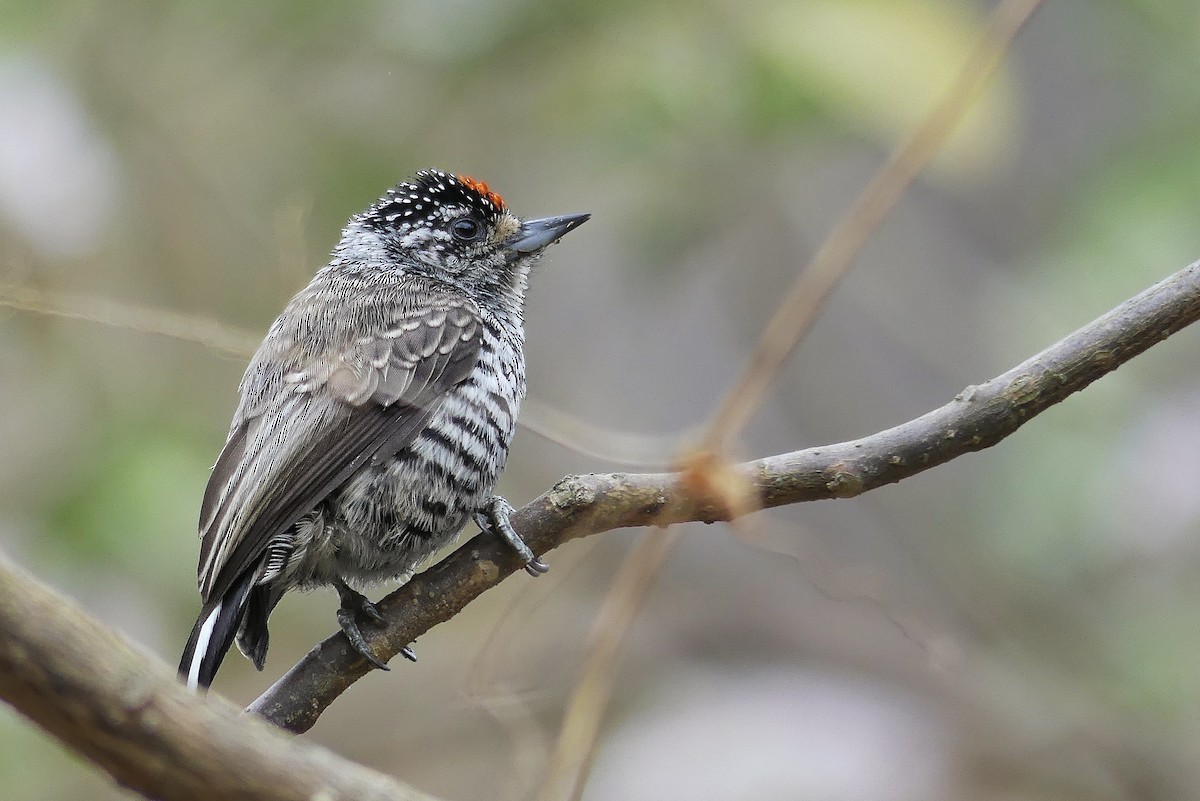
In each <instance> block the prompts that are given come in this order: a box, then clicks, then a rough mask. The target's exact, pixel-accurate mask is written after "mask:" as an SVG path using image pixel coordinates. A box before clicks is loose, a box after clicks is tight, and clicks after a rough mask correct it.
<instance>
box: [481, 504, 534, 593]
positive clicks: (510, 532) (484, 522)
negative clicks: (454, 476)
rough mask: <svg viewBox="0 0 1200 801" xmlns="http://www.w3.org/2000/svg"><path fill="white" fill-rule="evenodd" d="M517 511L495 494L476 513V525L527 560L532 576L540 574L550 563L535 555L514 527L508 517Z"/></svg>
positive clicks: (527, 568)
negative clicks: (505, 543)
mask: <svg viewBox="0 0 1200 801" xmlns="http://www.w3.org/2000/svg"><path fill="white" fill-rule="evenodd" d="M515 511H516V510H515V509H513V507H512V504H510V503H509V502H508V501H506V500H504V499H503V498H501V497H500V496H499V495H493V496H492V497H490V498H488V499H487V503H486V504H484V507H483V509H482V510H480V511H478V512H476V513H475V525H477V526H479V530H480V531H490V532H491V533H493V534H495V535H496V536H497V537H499V538H500V539H502V540H504V541H505V542H507V543H508V545H509V547H511V548H512V549H513V550H514V551H516V552H517V554H518V555H519V556H520V557H521V558H522V559H524V560H525V572H526V573H528V574H529V575H531V576H540V575H542V574H543V573H545V572H546V571H548V570H549V569H550V565H548V564H546V563H545V562H543V561H542V560H541V559H538V558H537V557H536V556H534V555H533V551H531V550H530V549H529V546H528V545H526V544H525V541H524V540H522V539H521V537H520V535H519V534H517V530H516V529H514V528H513V527H512V523H510V522H509V520H508V518H509V516H510V515H512V513H513V512H515Z"/></svg>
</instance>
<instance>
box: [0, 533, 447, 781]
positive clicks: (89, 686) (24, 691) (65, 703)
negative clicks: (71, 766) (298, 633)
mask: <svg viewBox="0 0 1200 801" xmlns="http://www.w3.org/2000/svg"><path fill="white" fill-rule="evenodd" d="M0 699H3V700H4V701H6V702H8V703H10V704H12V705H13V706H14V707H15V708H16V709H17V710H18V711H20V712H21V713H22V714H24V715H25V716H27V717H29V718H30V719H31V720H33V721H34V722H36V723H37V724H38V725H39V726H41V727H42V728H43V729H45V730H46V731H48V732H49V733H50V734H52V735H53V736H55V737H57V738H58V739H59V740H61V741H62V742H63V743H64V744H66V745H67V746H69V747H71V748H72V749H74V750H75V751H77V752H78V753H80V754H83V755H84V756H86V757H87V758H88V759H90V760H92V762H94V763H96V764H97V765H98V766H100V767H101V768H103V769H104V770H106V771H108V773H109V774H110V775H111V776H112V777H113V778H114V779H115V780H116V781H118V782H120V783H121V784H122V785H124V786H126V787H129V788H130V789H132V790H135V791H137V792H138V793H141V794H142V795H144V796H146V797H148V798H161V799H168V800H169V801H240V800H241V799H247V798H253V799H257V800H258V801H311V800H312V799H318V798H321V799H329V801H334V800H335V799H351V798H353V799H363V800H364V801H365V800H366V799H371V801H435V799H432V798H431V797H430V796H427V795H425V794H423V793H420V792H417V791H416V790H413V789H411V788H408V787H406V786H404V785H402V784H401V783H400V782H398V781H396V780H395V779H392V778H389V777H387V776H385V775H383V774H381V773H376V772H375V771H373V770H370V769H368V768H365V767H363V766H361V765H357V764H355V763H353V762H350V761H348V760H346V759H343V758H341V757H339V756H337V755H336V754H334V753H332V752H331V751H329V750H327V749H325V748H322V747H320V746H317V745H313V744H312V743H308V742H304V741H302V740H297V739H294V738H288V737H286V736H284V735H283V733H282V732H280V731H279V730H278V729H275V728H273V727H271V726H267V725H265V724H263V723H261V722H260V721H256V720H251V719H249V718H247V717H246V716H245V715H242V714H241V713H240V712H239V711H238V710H237V708H236V707H234V706H232V705H230V704H229V703H228V702H227V701H223V700H221V699H218V698H211V699H208V700H205V699H204V698H201V697H200V696H197V695H194V694H192V693H191V692H189V691H188V690H187V689H186V688H185V687H184V686H183V685H182V684H180V682H179V681H178V679H176V677H175V674H174V672H173V671H171V670H170V669H168V668H167V666H166V665H164V664H162V662H160V661H158V660H151V659H148V658H147V657H146V655H144V654H143V653H140V652H138V651H137V650H135V649H134V648H133V647H131V645H130V644H129V642H128V641H127V640H125V639H124V638H122V637H121V636H119V635H118V634H117V633H115V632H113V631H111V630H109V629H107V628H105V627H104V626H103V625H102V624H101V623H99V622H98V621H96V620H95V619H93V618H91V617H90V616H88V615H87V614H86V613H85V612H83V610H81V609H80V608H79V607H78V606H76V605H75V604H74V603H72V602H70V601H68V600H67V599H66V598H64V597H62V596H61V595H59V594H58V593H56V592H54V591H53V590H51V589H50V588H48V587H46V586H44V585H42V584H39V583H38V582H36V581H34V580H33V579H31V578H29V577H28V576H26V575H24V574H23V573H22V572H21V571H20V570H18V569H17V568H15V567H14V566H13V565H12V564H10V563H9V562H7V561H6V560H5V559H4V558H3V557H2V556H0ZM6 797H7V796H6Z"/></svg>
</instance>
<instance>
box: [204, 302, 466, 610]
mask: <svg viewBox="0 0 1200 801" xmlns="http://www.w3.org/2000/svg"><path fill="white" fill-rule="evenodd" d="M481 337H482V329H481V324H480V320H479V317H478V312H477V311H476V309H475V308H474V307H473V306H472V305H471V304H469V303H467V302H464V301H461V300H458V299H452V298H447V299H442V300H440V301H437V302H433V303H429V304H426V305H424V306H421V307H419V308H416V309H408V310H403V311H399V310H398V311H397V312H396V313H395V314H394V315H393V317H392V319H391V320H390V322H389V323H388V324H386V325H381V326H380V327H379V328H378V330H377V331H376V332H375V333H373V334H371V335H368V336H362V337H360V338H358V339H356V340H355V341H354V342H353V343H352V344H351V345H350V346H348V347H347V348H345V349H344V350H341V351H339V352H328V353H322V354H317V355H316V356H314V357H312V358H310V359H309V360H308V362H307V363H305V364H301V365H299V367H298V369H292V368H291V367H288V366H282V365H267V367H268V368H276V369H277V370H278V372H279V378H278V380H276V381H274V383H273V389H272V390H271V391H270V392H269V393H267V399H266V402H264V403H260V404H259V405H258V407H257V408H249V409H243V410H242V411H241V412H240V414H241V418H242V419H240V420H238V419H235V422H234V426H233V429H232V430H231V432H230V435H229V439H228V441H227V442H226V443H225V448H224V450H222V452H221V455H220V457H218V459H217V463H216V465H214V467H213V470H212V475H211V476H210V477H209V482H208V487H207V489H206V490H205V493H204V501H203V504H202V506H201V511H200V536H201V538H202V542H201V546H200V564H199V569H198V574H199V584H200V595H201V597H202V598H203V599H204V600H205V601H208V600H210V599H213V598H220V597H222V596H223V594H224V593H225V592H226V590H228V589H229V587H230V586H232V585H233V583H234V582H235V581H236V579H237V577H238V576H239V575H240V574H241V573H243V572H244V571H245V570H247V569H249V568H250V567H252V566H253V565H254V564H255V563H256V562H257V561H258V560H259V559H260V558H261V556H262V554H263V551H264V549H265V548H266V547H267V544H268V543H269V542H270V541H271V540H272V538H274V537H276V536H277V535H279V534H281V533H283V532H284V531H286V530H287V528H288V527H289V526H291V525H292V524H293V523H295V522H296V520H298V519H299V518H300V517H302V516H303V515H304V514H306V513H308V512H309V511H310V510H312V509H313V508H315V507H316V506H317V504H319V503H320V502H321V501H322V500H323V499H324V498H325V497H326V496H327V495H328V494H329V493H330V492H332V491H333V490H334V489H336V488H337V487H338V486H340V485H341V484H342V483H343V482H345V481H346V479H347V478H349V477H350V475H351V474H352V473H354V471H355V470H357V469H358V468H360V467H362V466H363V465H364V464H366V463H367V462H368V461H371V460H372V459H374V460H381V459H386V458H388V457H389V456H391V455H393V454H395V453H396V452H397V451H399V450H400V449H402V448H403V447H404V446H406V445H407V444H409V443H411V442H412V441H413V439H414V438H415V437H416V436H417V434H418V433H419V432H420V431H421V429H422V428H424V427H425V425H426V424H427V423H428V421H429V418H430V417H431V416H432V415H433V413H434V412H435V411H436V410H437V407H438V405H439V404H440V403H441V401H442V398H443V397H445V395H446V393H447V392H448V391H450V389H452V388H453V387H454V386H455V385H456V384H458V383H460V382H461V381H463V380H464V379H465V378H466V377H467V376H468V375H469V374H470V372H471V370H472V369H473V368H474V367H475V364H476V362H477V361H478V358H479V351H480V347H481V341H482V339H481ZM285 371H287V372H286V374H284V372H285ZM243 392H246V389H245V388H243ZM243 406H245V403H243Z"/></svg>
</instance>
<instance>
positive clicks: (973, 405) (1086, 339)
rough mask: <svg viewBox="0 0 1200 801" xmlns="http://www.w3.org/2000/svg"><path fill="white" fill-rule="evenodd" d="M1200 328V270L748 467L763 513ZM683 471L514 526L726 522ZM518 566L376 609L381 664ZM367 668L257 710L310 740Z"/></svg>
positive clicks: (957, 451) (560, 528)
mask: <svg viewBox="0 0 1200 801" xmlns="http://www.w3.org/2000/svg"><path fill="white" fill-rule="evenodd" d="M1197 318H1200V262H1197V263H1195V264H1192V265H1191V266H1189V267H1187V268H1185V269H1183V270H1181V271H1180V272H1178V273H1176V274H1175V275H1172V276H1171V277H1169V278H1167V279H1165V280H1164V281H1161V282H1160V283H1158V284H1156V285H1154V286H1152V287H1150V288H1149V289H1147V290H1146V291H1144V292H1142V293H1141V294H1139V295H1137V296H1136V297H1134V298H1131V299H1130V300H1128V301H1126V302H1125V303H1123V304H1121V305H1120V306H1118V307H1117V308H1115V309H1113V310H1112V311H1110V312H1109V313H1107V314H1105V315H1104V316H1102V317H1100V318H1099V319H1097V320H1094V321H1093V322H1091V323H1089V324H1088V325H1086V326H1084V327H1083V328H1080V329H1079V330H1078V331H1076V332H1075V333H1073V334H1071V335H1069V336H1067V337H1066V338H1064V339H1062V340H1060V341H1058V342H1056V343H1055V344H1053V345H1051V346H1050V347H1049V348H1046V349H1045V350H1044V351H1042V352H1041V353H1039V354H1037V355H1036V356H1033V357H1032V358H1030V359H1027V360H1026V361H1024V362H1022V363H1021V364H1019V365H1017V366H1016V367H1014V368H1012V369H1011V370H1009V371H1008V372H1006V373H1004V374H1003V375H999V376H997V377H996V378H993V379H991V380H990V381H987V382H986V383H983V384H980V385H978V386H971V387H967V388H966V389H964V390H963V391H962V392H960V393H959V394H958V395H957V396H955V398H954V399H953V400H951V401H950V402H949V403H947V404H946V405H945V406H942V407H940V408H938V409H934V410H933V411H931V412H929V413H928V414H925V415H922V416H921V417H918V418H917V419H915V420H911V421H909V422H907V423H903V424H901V425H899V426H896V427H895V428H891V429H888V430H886V431H881V432H879V433H877V434H873V435H871V436H868V437H864V438H862V439H859V440H854V441H852V442H843V443H840V444H836V445H829V446H824V447H819V448H810V449H808V450H802V451H795V452H792V453H785V454H781V455H778V456H770V457H767V458H765V459H758V460H756V461H752V462H747V463H745V464H742V465H738V466H737V467H736V468H735V470H736V474H739V475H740V476H742V477H743V478H744V479H745V481H746V482H747V483H748V485H749V487H750V489H751V490H752V492H753V493H754V496H753V497H754V499H755V500H756V508H769V507H775V506H782V505H785V504H792V503H798V502H801V501H813V500H819V499H823V498H851V497H854V496H856V495H860V494H862V493H863V492H866V491H868V490H872V489H875V488H877V487H881V486H884V485H885V484H893V483H895V482H897V481H900V480H902V479H904V478H907V477H908V476H911V475H915V474H916V473H920V472H922V471H924V470H928V469H929V468H931V467H934V466H936V465H940V464H943V463H945V462H948V461H950V460H951V459H954V458H955V457H958V456H961V455H962V454H965V453H969V452H972V451H978V450H983V449H984V448H989V447H991V446H993V445H995V444H996V443H998V442H1000V441H1001V440H1003V439H1004V438H1005V437H1007V436H1008V435H1009V434H1011V433H1013V432H1014V431H1016V430H1017V429H1018V428H1020V427H1021V426H1022V425H1023V424H1024V423H1025V422H1026V421H1028V420H1030V419H1031V418H1033V417H1034V416H1036V415H1037V414H1039V413H1041V412H1042V411H1044V410H1045V409H1047V408H1049V407H1050V406H1053V405H1054V404H1056V403H1059V402H1061V401H1063V400H1064V399H1066V398H1067V397H1068V396H1070V395H1071V394H1073V393H1075V392H1078V391H1079V390H1081V389H1083V388H1084V387H1086V386H1088V385H1089V384H1091V383H1092V382H1093V381H1095V380H1096V379H1097V378H1099V377H1101V376H1102V375H1104V374H1106V373H1109V372H1111V371H1113V370H1115V369H1116V368H1117V367H1119V366H1120V365H1122V364H1124V363H1125V362H1127V361H1129V360H1130V359H1132V358H1133V357H1134V356H1137V355H1138V354H1139V353H1141V352H1143V351H1144V350H1146V349H1147V348H1149V347H1150V346H1151V345H1154V344H1155V343H1157V342H1160V341H1161V340H1163V339H1165V338H1167V337H1168V336H1170V335H1171V334H1173V333H1175V332H1176V331H1179V330H1180V329H1182V328H1184V327H1185V326H1187V325H1189V324H1191V323H1193V322H1195V321H1196V319H1197ZM683 477H684V474H681V473H656V474H623V473H613V474H593V475H585V476H570V477H567V478H564V479H563V480H561V481H559V482H558V484H556V485H555V486H554V487H553V488H552V489H551V490H550V491H549V492H547V493H545V494H543V495H542V496H540V497H539V498H537V499H536V500H534V501H533V502H531V503H530V504H528V505H527V506H525V507H524V508H522V509H520V510H519V511H518V512H517V513H516V514H515V515H514V516H513V518H512V522H513V524H514V526H515V527H516V528H517V530H518V531H519V532H520V533H521V536H522V538H523V539H524V540H525V541H526V542H527V543H528V544H529V546H530V547H531V548H532V549H533V551H534V552H535V553H537V554H539V555H540V554H543V553H546V552H547V551H550V550H552V549H553V548H556V547H557V546H559V545H562V544H563V543H564V542H567V541H569V540H572V539H575V538H577V537H583V536H587V535H589V534H596V533H599V532H602V531H608V530H611V529H615V528H622V527H627V526H643V525H651V524H653V525H665V524H668V523H678V522H687V521H702V522H706V523H711V522H715V521H720V520H728V519H730V516H731V515H730V510H729V505H728V504H727V503H726V501H725V499H724V498H723V497H721V496H720V495H719V493H718V492H708V491H705V489H704V488H705V487H706V486H710V485H706V484H703V483H697V482H685V481H682V480H681V479H682V478H683ZM520 567H521V564H520V561H519V560H518V559H517V557H516V556H515V555H514V554H513V553H512V552H511V550H510V549H508V548H507V547H504V546H502V545H501V544H500V543H499V542H497V541H496V538H493V537H490V536H489V537H484V536H477V537H475V538H474V539H472V540H471V541H469V542H468V543H466V544H465V545H463V546H462V547H461V548H459V549H458V550H457V551H455V552H454V553H453V554H451V555H450V556H449V557H447V558H446V559H445V560H443V561H442V562H441V563H440V564H438V565H435V566H434V567H432V568H430V569H429V570H427V571H425V572H424V573H422V574H421V575H419V576H417V577H415V578H414V579H413V580H412V581H410V582H409V583H408V584H406V585H404V586H403V587H401V588H400V589H398V590H396V591H395V592H393V593H391V594H390V595H388V596H387V597H386V598H385V599H384V600H383V601H382V602H380V603H379V604H377V606H378V607H379V610H380V611H381V612H382V613H383V615H384V617H385V620H386V623H385V624H384V625H383V626H382V627H380V628H379V629H378V630H375V631H372V632H370V636H368V641H369V642H370V644H371V647H372V648H373V649H374V651H375V653H376V654H377V655H379V656H380V657H382V658H384V659H390V658H391V657H393V656H395V655H396V654H397V653H398V652H399V651H400V649H401V648H402V647H404V646H405V645H407V644H408V643H410V642H412V641H413V640H414V639H416V638H417V637H418V636H420V635H421V634H423V633H424V632H426V631H428V630H429V629H430V628H432V627H433V626H435V625H437V624H438V623H441V622H444V621H446V620H449V619H450V618H451V617H453V616H454V615H455V614H457V613H458V612H459V611H460V610H461V609H462V608H463V607H464V606H466V605H467V604H468V603H470V602H471V601H473V600H474V599H475V598H476V597H478V596H479V595H480V594H482V593H483V592H484V591H485V590H487V589H490V588H491V587H494V586H495V585H496V584H498V583H499V582H500V581H501V580H503V579H504V578H505V577H506V576H508V575H509V574H510V573H512V572H514V571H516V570H518V569H519V568H520ZM369 669H370V666H369V665H368V664H367V663H366V661H365V660H363V659H362V658H361V657H360V656H358V655H357V654H356V653H355V652H353V651H352V649H351V648H350V647H349V645H348V644H347V642H346V639H345V637H344V636H343V635H342V634H341V633H340V632H339V633H337V634H334V635H333V636H331V637H329V638H328V639H326V640H325V641H324V642H322V643H320V644H319V645H317V646H316V647H315V648H314V649H313V650H312V651H310V652H309V653H308V654H307V655H306V656H305V657H304V658H303V659H301V660H300V662H298V663H297V664H296V665H295V666H294V667H293V668H292V669H291V670H289V671H288V672H287V673H286V674H285V675H284V676H282V677H281V678H280V679H279V680H278V681H277V682H276V683H275V684H274V685H273V686H272V687H271V688H269V689H268V690H267V691H266V692H265V693H264V694H263V695H262V696H261V697H260V698H258V699H257V700H256V701H255V702H254V703H253V704H251V705H250V707H249V708H248V711H251V712H254V713H256V714H258V715H261V716H262V717H264V718H266V719H267V720H269V721H271V722H273V723H276V724H277V725H279V726H282V727H284V728H286V729H289V730H291V731H295V732H303V731H307V730H308V729H309V728H310V727H311V726H312V725H313V724H314V723H315V722H316V720H317V718H318V717H319V716H320V715H321V713H322V712H323V711H324V710H325V709H326V707H328V706H329V704H330V703H332V702H333V700H334V699H335V698H337V696H338V695H340V694H341V693H342V692H343V691H344V690H345V689H346V688H347V687H349V686H350V685H351V684H353V683H354V682H355V681H357V680H358V679H359V678H361V677H362V676H364V675H366V673H367V672H368V670H369Z"/></svg>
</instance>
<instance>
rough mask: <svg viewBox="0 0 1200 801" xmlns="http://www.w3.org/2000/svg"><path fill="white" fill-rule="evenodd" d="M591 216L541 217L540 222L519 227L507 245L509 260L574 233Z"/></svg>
mask: <svg viewBox="0 0 1200 801" xmlns="http://www.w3.org/2000/svg"><path fill="white" fill-rule="evenodd" d="M591 216H592V215H591V214H587V213H584V214H564V215H562V216H561V217H543V218H542V219H540V220H529V221H527V222H525V223H524V224H523V225H522V226H521V230H520V231H518V232H517V234H516V235H515V236H514V237H513V238H512V239H510V240H508V242H507V243H505V247H506V248H507V249H508V253H509V258H514V259H515V258H518V257H520V256H523V255H525V254H528V253H536V252H537V251H539V250H541V249H542V248H544V247H546V246H547V245H549V244H550V243H551V242H553V241H554V240H556V239H558V238H559V237H561V236H563V235H564V234H567V233H569V232H571V231H574V230H575V229H576V228H578V227H579V226H581V225H583V224H584V223H585V222H587V221H588V218H589V217H591Z"/></svg>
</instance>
